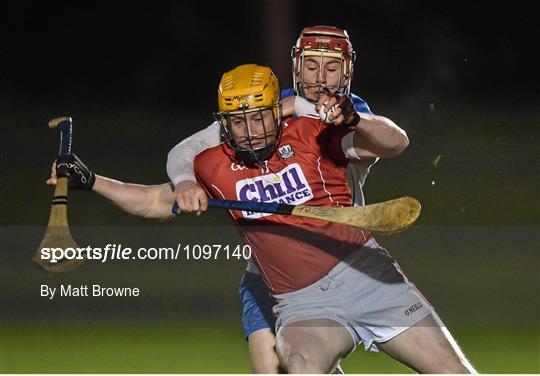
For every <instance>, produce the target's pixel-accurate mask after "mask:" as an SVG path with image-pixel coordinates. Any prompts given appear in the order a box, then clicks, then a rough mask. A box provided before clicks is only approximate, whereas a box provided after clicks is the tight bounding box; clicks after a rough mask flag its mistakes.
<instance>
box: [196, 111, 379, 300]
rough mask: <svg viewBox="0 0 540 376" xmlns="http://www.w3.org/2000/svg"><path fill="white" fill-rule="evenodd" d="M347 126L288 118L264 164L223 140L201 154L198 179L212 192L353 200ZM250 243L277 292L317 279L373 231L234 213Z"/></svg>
mask: <svg viewBox="0 0 540 376" xmlns="http://www.w3.org/2000/svg"><path fill="white" fill-rule="evenodd" d="M350 131H351V130H350V129H347V128H346V127H336V126H327V125H325V124H324V123H323V122H321V121H320V120H319V118H318V117H317V118H311V117H298V118H289V119H287V120H284V121H283V122H282V134H281V138H280V142H279V144H278V147H277V148H276V151H275V152H274V153H273V154H272V156H271V157H270V158H269V159H268V160H267V161H266V162H265V163H263V164H262V165H261V166H255V167H247V166H244V165H242V164H241V163H239V162H238V161H237V160H236V159H235V156H234V151H233V150H232V149H231V148H230V147H229V146H228V145H227V144H221V145H218V146H216V147H213V148H210V149H207V150H205V151H203V152H202V153H200V154H199V155H197V157H196V158H195V161H194V167H195V174H196V177H197V180H198V181H199V184H201V186H202V187H203V188H204V189H205V190H206V191H207V192H208V194H209V195H210V196H211V197H213V198H223V199H229V200H242V201H261V202H279V203H284V204H290V205H299V204H304V205H309V206H334V207H341V206H351V205H352V201H351V190H350V189H349V187H348V185H347V180H346V176H345V170H346V167H347V159H346V158H345V156H344V154H343V151H342V148H341V139H342V138H343V136H344V135H345V134H346V133H348V132H350ZM229 213H230V215H231V216H232V218H233V220H234V221H235V222H236V224H237V226H238V228H239V231H240V234H241V235H242V237H243V238H244V240H245V241H246V243H247V244H249V245H250V246H251V249H252V257H253V258H254V260H255V262H256V263H257V266H258V267H259V270H260V272H261V276H262V277H263V278H264V280H265V282H266V283H267V284H268V287H269V288H270V290H271V291H272V293H274V294H282V293H285V292H290V291H295V290H298V289H301V288H303V287H306V286H308V285H310V284H312V283H313V282H316V281H318V280H319V279H321V278H322V277H323V276H325V275H326V274H327V273H328V272H329V271H330V270H331V269H332V268H333V267H334V266H336V265H337V263H338V262H339V261H340V260H341V259H342V258H344V257H345V256H347V255H348V254H349V253H350V252H352V251H353V250H355V249H358V248H359V247H360V246H361V245H363V244H364V243H365V242H366V241H367V240H368V239H369V237H370V235H369V233H368V232H367V231H366V230H361V229H359V228H355V227H352V226H346V225H342V224H337V223H330V222H326V221H321V220H317V219H311V218H302V217H296V216H287V215H279V214H266V213H251V212H244V211H237V210H231V211H229Z"/></svg>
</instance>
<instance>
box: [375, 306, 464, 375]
mask: <svg viewBox="0 0 540 376" xmlns="http://www.w3.org/2000/svg"><path fill="white" fill-rule="evenodd" d="M377 347H378V348H379V349H381V350H382V351H384V352H385V353H387V354H388V355H390V356H391V357H392V358H394V359H396V360H398V361H400V362H402V363H403V364H405V365H407V366H409V367H411V368H412V369H414V370H415V371H417V372H420V373H470V372H474V369H472V367H471V366H470V364H469V363H468V362H467V360H466V359H465V356H464V355H463V353H462V352H461V350H460V349H459V347H458V346H457V344H456V342H455V341H454V340H453V339H452V337H451V336H450V333H449V332H448V330H446V328H444V327H442V325H441V323H440V322H439V321H436V320H435V319H434V318H433V316H432V315H429V316H426V317H425V318H423V319H422V320H420V321H419V322H418V323H416V324H415V325H413V326H412V327H410V328H409V329H407V330H405V331H404V332H403V333H401V334H399V335H397V336H396V337H394V338H392V339H391V340H389V341H387V342H384V343H377Z"/></svg>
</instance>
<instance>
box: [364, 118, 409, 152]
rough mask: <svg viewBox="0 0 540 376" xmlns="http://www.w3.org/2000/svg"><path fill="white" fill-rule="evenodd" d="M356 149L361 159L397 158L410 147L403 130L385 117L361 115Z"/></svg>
mask: <svg viewBox="0 0 540 376" xmlns="http://www.w3.org/2000/svg"><path fill="white" fill-rule="evenodd" d="M359 115H360V122H359V123H358V125H357V126H356V133H355V135H354V147H355V150H356V153H357V154H358V156H359V157H362V158H370V157H395V156H397V155H399V154H401V152H403V150H405V149H406V148H407V146H409V139H408V138H407V134H406V133H405V131H404V130H403V129H401V128H400V127H398V126H397V125H396V124H395V123H394V122H393V121H392V120H390V119H388V118H385V117H383V116H377V115H368V114H361V113H360V114H359Z"/></svg>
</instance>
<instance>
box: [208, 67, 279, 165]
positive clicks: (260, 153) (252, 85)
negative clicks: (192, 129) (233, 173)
mask: <svg viewBox="0 0 540 376" xmlns="http://www.w3.org/2000/svg"><path fill="white" fill-rule="evenodd" d="M279 94H280V91H279V83H278V80H277V77H276V76H275V74H274V73H273V72H272V70H271V69H270V68H267V67H262V66H258V65H255V64H247V65H241V66H239V67H237V68H235V69H233V70H232V71H229V72H227V73H225V74H224V75H223V77H222V78H221V82H220V84H219V90H218V102H219V110H220V112H218V113H216V114H215V117H216V119H217V121H218V122H219V123H220V125H221V132H222V136H223V138H224V139H225V140H226V142H227V143H228V144H229V146H230V147H231V148H232V149H233V150H234V152H235V154H236V157H237V158H238V159H239V160H240V161H242V162H244V163H245V164H246V165H256V164H259V163H261V162H263V161H265V160H266V159H268V158H269V157H270V156H271V155H272V153H273V152H274V151H275V149H276V146H277V144H278V142H279V136H280V131H281V128H280V123H281V117H280V112H281V111H280V104H279Z"/></svg>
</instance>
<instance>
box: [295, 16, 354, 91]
mask: <svg viewBox="0 0 540 376" xmlns="http://www.w3.org/2000/svg"><path fill="white" fill-rule="evenodd" d="M291 57H292V63H293V64H292V65H293V82H294V90H295V92H296V93H297V94H298V95H300V96H302V97H304V98H307V97H306V94H307V93H306V92H307V90H308V89H309V88H312V87H317V88H318V95H317V97H320V94H321V91H322V90H323V89H325V88H327V89H330V90H332V91H335V92H338V93H340V94H343V95H347V94H349V93H350V89H351V80H352V75H353V66H354V60H355V58H356V55H355V52H354V50H353V48H352V44H351V42H350V40H349V35H348V34H347V32H346V31H345V30H342V29H338V28H337V27H333V26H313V27H307V28H305V29H304V30H302V32H301V33H300V37H299V38H298V40H297V41H296V45H295V46H294V47H293V48H292V51H291ZM308 58H309V59H314V60H315V61H318V63H319V77H318V78H317V80H316V81H315V82H306V80H305V79H304V72H305V61H306V59H308ZM324 58H335V59H337V61H339V72H340V76H339V81H338V83H337V84H336V85H328V84H327V83H326V82H325V79H324V77H323V68H324V67H323V59H324ZM307 99H309V98H307Z"/></svg>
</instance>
